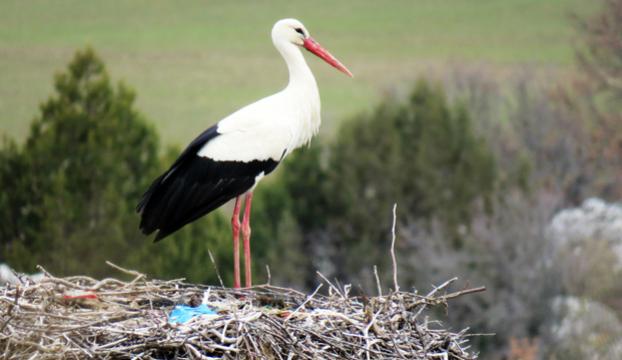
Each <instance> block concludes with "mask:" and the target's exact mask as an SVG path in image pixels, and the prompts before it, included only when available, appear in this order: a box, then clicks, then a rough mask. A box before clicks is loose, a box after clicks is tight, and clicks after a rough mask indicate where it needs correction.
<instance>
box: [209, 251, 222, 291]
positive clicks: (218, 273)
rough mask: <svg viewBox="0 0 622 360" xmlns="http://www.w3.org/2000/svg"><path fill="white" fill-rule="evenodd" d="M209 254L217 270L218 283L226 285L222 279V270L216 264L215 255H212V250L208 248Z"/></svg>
mask: <svg viewBox="0 0 622 360" xmlns="http://www.w3.org/2000/svg"><path fill="white" fill-rule="evenodd" d="M207 254H208V255H209V259H210V261H211V262H212V266H213V267H214V271H215V272H216V277H218V283H219V284H220V287H223V288H224V287H225V283H224V282H223V281H222V277H220V271H218V266H216V260H214V255H212V251H211V250H210V249H207Z"/></svg>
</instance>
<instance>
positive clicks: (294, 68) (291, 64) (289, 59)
mask: <svg viewBox="0 0 622 360" xmlns="http://www.w3.org/2000/svg"><path fill="white" fill-rule="evenodd" d="M274 46H275V47H276V49H277V50H278V51H279V52H280V53H281V56H283V60H285V63H286V64H287V69H288V70H289V84H288V87H307V88H309V87H312V88H316V89H317V84H316V82H315V77H313V73H312V72H311V69H309V65H307V62H306V61H305V58H304V56H303V55H302V52H301V51H300V48H299V47H298V46H296V45H294V44H292V43H291V42H289V41H278V42H275V44H274Z"/></svg>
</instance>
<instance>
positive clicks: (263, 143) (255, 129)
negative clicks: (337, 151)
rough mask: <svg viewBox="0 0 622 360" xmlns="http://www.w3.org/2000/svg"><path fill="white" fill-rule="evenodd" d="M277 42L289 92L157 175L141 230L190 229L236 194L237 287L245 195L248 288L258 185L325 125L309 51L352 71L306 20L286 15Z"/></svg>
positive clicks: (217, 131)
mask: <svg viewBox="0 0 622 360" xmlns="http://www.w3.org/2000/svg"><path fill="white" fill-rule="evenodd" d="M272 42H273V43H274V46H275V47H276V49H277V50H278V51H279V52H280V53H281V55H282V56H283V59H285V63H286V64H287V68H288V70H289V83H288V84H287V86H286V87H285V89H283V90H282V91H280V92H278V93H276V94H274V95H271V96H268V97H266V98H263V99H261V100H259V101H257V102H255V103H252V104H250V105H247V106H245V107H243V108H241V109H240V110H238V111H236V112H234V113H233V114H231V115H229V116H227V117H226V118H224V119H222V120H220V121H219V122H218V123H216V124H215V125H213V126H212V127H210V128H209V129H207V130H205V131H204V132H203V133H202V134H201V135H199V136H198V137H197V138H196V139H194V140H193V141H192V142H191V143H190V145H188V147H187V148H186V149H185V150H184V151H183V152H182V154H181V155H180V156H179V158H178V159H177V160H176V161H175V162H174V163H173V165H171V167H170V168H169V169H168V170H167V171H166V172H165V173H164V174H162V175H161V176H160V177H158V178H157V179H155V180H154V182H153V184H151V186H150V187H149V189H148V190H147V192H145V194H144V195H143V198H142V200H141V201H140V203H139V204H138V207H137V211H138V212H139V213H140V215H141V222H140V229H141V230H142V232H143V233H145V234H147V235H148V234H151V233H153V232H154V231H156V230H157V231H158V233H157V235H156V237H155V241H159V240H161V239H163V238H165V237H166V236H168V235H169V234H171V233H173V232H175V231H177V230H178V229H180V228H181V227H182V226H184V225H186V224H188V223H190V222H192V221H194V220H196V219H198V218H200V217H201V216H203V215H205V214H207V213H209V212H210V211H212V210H214V209H216V208H218V207H220V206H221V205H223V204H224V203H226V202H227V201H229V200H230V199H233V198H235V205H234V208H233V216H232V218H231V225H232V228H233V254H234V269H233V272H234V287H235V288H239V287H240V264H239V263H240V254H239V249H240V246H239V239H238V238H239V232H240V220H239V213H240V205H241V204H240V199H241V197H242V195H245V205H244V206H245V208H244V215H243V220H242V228H241V230H242V235H243V239H244V243H243V244H244V268H245V269H244V270H245V277H246V286H247V287H250V286H251V284H252V281H251V251H250V236H251V228H250V210H251V202H252V200H253V189H254V188H255V186H256V185H257V183H258V182H259V180H261V178H263V177H264V176H265V175H268V174H269V173H271V172H272V171H273V170H274V169H275V168H276V167H277V165H278V164H279V163H280V162H281V161H282V160H283V158H285V156H287V155H288V154H289V153H291V152H292V151H293V150H294V149H296V148H298V147H300V146H302V145H304V144H307V143H308V142H309V141H310V140H311V138H312V137H313V136H314V135H315V134H316V133H317V132H318V129H319V127H320V122H321V120H320V95H319V92H318V88H317V84H316V82H315V78H314V77H313V74H312V73H311V70H310V69H309V66H308V65H307V63H306V62H305V59H304V57H303V56H302V52H301V51H300V49H301V48H305V49H307V50H308V51H310V52H311V53H313V54H315V55H317V56H318V57H320V58H321V59H323V60H324V61H326V62H327V63H329V64H330V65H332V66H333V67H335V68H337V69H338V70H340V71H342V72H344V73H345V74H347V75H349V76H352V73H350V71H349V70H348V69H347V68H346V67H345V66H344V65H343V64H341V63H340V62H339V60H337V59H336V58H335V57H333V56H332V55H331V54H330V53H329V52H328V51H326V50H325V49H324V48H322V46H320V44H319V43H317V42H316V41H315V40H313V38H312V37H311V36H309V32H308V31H307V29H306V28H305V27H304V25H303V24H302V23H301V22H300V21H298V20H295V19H283V20H279V21H277V22H276V24H274V27H273V28H272Z"/></svg>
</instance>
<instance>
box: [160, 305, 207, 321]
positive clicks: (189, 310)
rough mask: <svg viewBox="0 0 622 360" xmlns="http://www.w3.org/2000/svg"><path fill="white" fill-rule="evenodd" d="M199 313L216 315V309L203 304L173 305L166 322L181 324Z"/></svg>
mask: <svg viewBox="0 0 622 360" xmlns="http://www.w3.org/2000/svg"><path fill="white" fill-rule="evenodd" d="M199 315H216V311H214V309H212V308H210V307H209V306H207V305H205V304H201V305H199V306H197V307H192V306H188V305H175V308H173V311H171V313H170V314H169V315H168V322H169V323H171V324H183V323H186V322H188V321H190V319H192V318H194V317H197V316H199Z"/></svg>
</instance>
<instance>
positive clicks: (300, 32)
mask: <svg viewBox="0 0 622 360" xmlns="http://www.w3.org/2000/svg"><path fill="white" fill-rule="evenodd" d="M294 30H296V32H297V33H299V34H300V35H302V36H305V32H304V31H302V29H301V28H295V29H294Z"/></svg>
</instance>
